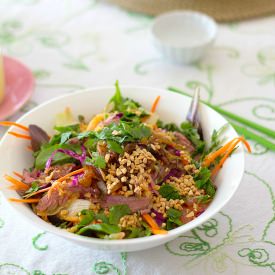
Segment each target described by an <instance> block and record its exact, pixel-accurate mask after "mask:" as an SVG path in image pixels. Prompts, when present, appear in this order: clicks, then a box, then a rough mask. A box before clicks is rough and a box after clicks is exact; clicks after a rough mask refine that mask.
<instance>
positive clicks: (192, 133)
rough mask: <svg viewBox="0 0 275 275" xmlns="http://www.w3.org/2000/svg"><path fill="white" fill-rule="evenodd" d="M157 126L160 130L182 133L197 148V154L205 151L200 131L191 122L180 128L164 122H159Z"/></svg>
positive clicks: (183, 124) (184, 123)
mask: <svg viewBox="0 0 275 275" xmlns="http://www.w3.org/2000/svg"><path fill="white" fill-rule="evenodd" d="M157 125H158V127H159V128H162V129H166V130H167V131H170V132H180V133H182V134H183V135H184V136H186V137H187V138H188V139H189V140H190V141H191V142H192V144H193V145H194V146H195V149H196V151H195V154H197V153H202V152H203V151H204V149H205V142H204V141H203V140H201V139H200V135H199V133H198V130H197V129H196V128H195V127H194V126H193V125H192V123H190V122H183V123H182V124H181V125H180V127H178V126H177V125H176V124H175V123H167V124H165V123H163V122H162V121H160V120H159V121H158V122H157Z"/></svg>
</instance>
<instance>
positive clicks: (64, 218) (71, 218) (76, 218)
mask: <svg viewBox="0 0 275 275" xmlns="http://www.w3.org/2000/svg"><path fill="white" fill-rule="evenodd" d="M62 219H63V220H65V221H68V222H79V217H74V216H62Z"/></svg>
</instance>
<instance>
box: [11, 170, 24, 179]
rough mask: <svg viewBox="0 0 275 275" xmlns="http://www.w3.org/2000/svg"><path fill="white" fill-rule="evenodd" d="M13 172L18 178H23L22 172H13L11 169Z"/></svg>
mask: <svg viewBox="0 0 275 275" xmlns="http://www.w3.org/2000/svg"><path fill="white" fill-rule="evenodd" d="M13 174H14V175H15V176H17V177H18V178H20V179H23V175H22V174H20V173H18V172H15V171H13Z"/></svg>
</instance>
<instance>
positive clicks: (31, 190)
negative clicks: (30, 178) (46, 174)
mask: <svg viewBox="0 0 275 275" xmlns="http://www.w3.org/2000/svg"><path fill="white" fill-rule="evenodd" d="M38 189H39V185H38V181H34V182H32V184H31V187H30V188H29V189H28V190H27V191H26V192H25V194H26V195H29V194H31V193H34V192H36V191H38Z"/></svg>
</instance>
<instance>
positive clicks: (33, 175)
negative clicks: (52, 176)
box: [23, 169, 41, 183]
mask: <svg viewBox="0 0 275 275" xmlns="http://www.w3.org/2000/svg"><path fill="white" fill-rule="evenodd" d="M40 175H41V171H40V170H36V169H34V170H33V171H31V172H30V171H28V170H27V169H24V170H23V182H25V183H32V182H34V181H36V180H37V178H39V176H40Z"/></svg>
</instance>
